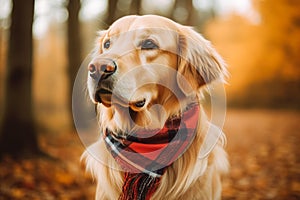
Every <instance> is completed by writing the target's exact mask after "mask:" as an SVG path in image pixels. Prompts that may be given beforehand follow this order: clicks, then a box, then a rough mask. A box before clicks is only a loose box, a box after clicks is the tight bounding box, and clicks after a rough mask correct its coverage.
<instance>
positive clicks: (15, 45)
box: [0, 0, 39, 156]
mask: <svg viewBox="0 0 300 200" xmlns="http://www.w3.org/2000/svg"><path fill="white" fill-rule="evenodd" d="M33 13H34V0H27V1H22V0H13V9H12V16H11V18H12V19H11V20H12V22H11V27H10V39H9V47H8V48H9V50H8V65H7V70H6V73H7V74H6V84H5V94H4V96H5V98H6V99H5V102H4V114H3V121H2V126H1V128H0V153H1V154H4V153H8V154H11V155H13V156H18V155H24V154H26V155H27V154H37V153H38V152H39V148H38V142H37V133H36V129H35V122H34V116H33V109H32V107H33V106H32V103H33V102H32V83H31V81H32V51H33V45H32V23H33Z"/></svg>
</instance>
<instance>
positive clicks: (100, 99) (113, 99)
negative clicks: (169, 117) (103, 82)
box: [94, 88, 146, 111]
mask: <svg viewBox="0 0 300 200" xmlns="http://www.w3.org/2000/svg"><path fill="white" fill-rule="evenodd" d="M94 101H95V102H96V103H102V104H103V105H104V106H106V107H111V106H112V104H118V105H120V106H122V107H130V108H131V109H132V110H134V111H139V110H140V109H142V108H143V107H144V106H145V104H146V98H139V99H137V100H132V101H128V100H125V99H124V98H122V97H120V96H118V95H115V94H114V95H113V93H112V91H111V90H108V89H104V88H100V89H98V90H97V91H96V92H95V95H94Z"/></svg>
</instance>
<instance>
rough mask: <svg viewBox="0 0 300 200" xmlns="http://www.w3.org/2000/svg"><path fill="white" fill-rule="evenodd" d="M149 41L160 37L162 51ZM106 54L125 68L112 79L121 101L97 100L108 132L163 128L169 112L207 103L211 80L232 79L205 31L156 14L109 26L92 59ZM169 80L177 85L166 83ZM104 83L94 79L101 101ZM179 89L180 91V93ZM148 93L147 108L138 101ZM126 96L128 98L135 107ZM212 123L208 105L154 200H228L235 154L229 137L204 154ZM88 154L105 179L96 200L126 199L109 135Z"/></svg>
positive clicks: (100, 177) (90, 85) (90, 84)
mask: <svg viewBox="0 0 300 200" xmlns="http://www.w3.org/2000/svg"><path fill="white" fill-rule="evenodd" d="M147 38H150V39H151V40H153V41H154V42H155V43H156V44H157V45H158V48H157V49H154V50H141V49H140V46H139V45H140V41H141V40H145V39H147ZM107 40H110V47H109V48H103V43H104V42H105V41H107ZM102 58H110V59H114V60H116V62H117V64H118V68H117V70H118V71H117V72H116V73H115V74H113V75H112V77H111V78H110V79H111V81H112V82H114V84H115V85H114V86H115V87H114V88H113V89H114V91H113V93H114V94H115V95H116V97H117V98H116V99H115V101H116V102H117V103H116V104H111V102H110V101H112V100H113V97H111V96H109V97H108V96H107V95H103V96H101V98H102V103H97V102H95V103H97V112H98V119H99V127H100V132H101V131H104V130H105V129H106V128H109V129H110V130H113V131H116V132H118V131H119V130H127V131H130V130H132V129H138V128H139V127H149V128H161V127H162V126H163V125H164V123H165V121H166V120H167V119H168V118H169V117H171V116H173V115H176V114H178V113H179V112H180V110H181V109H182V108H185V107H186V106H187V105H189V104H190V103H191V102H195V101H196V102H198V103H199V104H200V97H201V95H200V90H201V89H202V88H203V86H204V85H205V84H209V83H210V82H212V81H214V80H216V79H219V80H223V78H224V76H226V68H225V64H224V63H223V61H222V59H221V58H220V56H219V55H218V54H217V52H216V51H215V50H214V49H213V48H212V47H211V45H210V43H209V42H208V41H207V40H205V39H204V38H203V37H202V36H201V35H200V34H198V33H196V32H195V31H194V30H192V29H191V28H190V27H186V26H182V25H180V24H177V23H175V22H173V21H171V20H169V19H166V18H163V17H159V16H154V15H145V16H127V17H123V18H121V19H119V20H118V21H116V22H115V23H114V24H113V25H112V26H111V27H110V28H109V29H108V30H105V31H101V32H100V33H99V38H98V39H97V42H96V48H95V51H94V53H93V61H92V62H98V61H99V60H101V59H102ZM157 66H158V67H157ZM164 66H167V67H164ZM168 68H170V69H172V70H168ZM140 69H141V70H143V72H142V71H140ZM135 71H136V72H135ZM174 71H175V72H176V73H174ZM177 72H178V73H177ZM141 73H143V74H142V76H141ZM127 74H128V76H129V77H127ZM118 81H119V82H120V83H118ZM166 82H167V83H166ZM184 82H188V84H186V83H184ZM143 83H145V84H143ZM155 83H162V84H155ZM165 83H166V84H168V85H169V86H172V88H171V89H170V88H168V86H164V85H163V84H165ZM96 85H97V83H95V82H93V80H92V79H91V78H88V90H89V94H90V97H91V99H92V100H93V101H95V98H94V95H95V92H96V91H95V87H96ZM174 91H176V92H177V91H178V92H177V94H178V95H175V94H174ZM142 98H143V99H145V106H143V107H142V108H140V107H136V106H135V105H134V103H131V102H137V101H139V100H140V99H142ZM120 99H122V101H121V100H120ZM124 100H125V102H126V101H127V102H128V105H127V106H126V105H124ZM128 108H130V109H131V110H132V112H133V113H134V119H131V116H132V113H131V114H128ZM162 110H163V111H162ZM209 126H210V123H209V122H208V120H207V118H206V116H205V113H204V111H203V109H202V108H200V113H199V121H198V126H197V127H198V129H197V132H196V136H195V139H194V140H193V142H192V144H191V146H190V147H189V148H188V149H187V150H186V151H185V153H184V154H183V155H182V156H181V157H180V158H179V159H178V160H176V161H175V162H174V163H173V164H172V165H171V166H169V167H168V168H167V170H166V172H165V174H164V175H163V176H162V179H161V182H160V185H159V187H158V189H157V191H156V192H155V194H154V196H153V197H152V199H170V200H173V199H174V200H176V199H178V200H179V199H220V198H221V175H222V174H223V173H225V172H226V171H227V170H228V161H227V155H226V153H225V151H224V149H223V144H224V141H225V136H224V135H223V134H221V136H220V137H219V138H218V140H219V141H218V142H217V144H216V145H215V146H214V148H213V149H212V150H211V151H210V153H209V154H208V155H207V156H205V157H202V158H200V155H199V154H200V148H201V147H204V146H205V145H204V143H205V142H206V141H205V138H206V135H207V130H208V128H209ZM83 159H84V160H85V162H86V167H87V170H88V171H90V172H91V173H92V175H93V177H95V178H96V179H97V182H98V184H97V191H96V199H118V197H119V195H120V193H121V191H122V185H123V172H122V171H121V170H118V169H119V166H118V165H117V163H116V162H115V160H114V158H113V157H112V156H111V155H110V153H109V152H108V151H107V149H106V147H105V144H104V141H103V140H102V138H100V139H99V141H98V142H96V143H95V144H93V145H92V146H90V147H89V148H88V149H87V151H86V152H85V153H84V154H83Z"/></svg>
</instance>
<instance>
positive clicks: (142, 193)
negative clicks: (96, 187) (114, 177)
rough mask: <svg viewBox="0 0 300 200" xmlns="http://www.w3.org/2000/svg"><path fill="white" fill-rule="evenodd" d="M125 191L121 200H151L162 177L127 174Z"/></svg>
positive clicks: (124, 185)
mask: <svg viewBox="0 0 300 200" xmlns="http://www.w3.org/2000/svg"><path fill="white" fill-rule="evenodd" d="M124 180H125V182H124V184H123V189H122V190H123V191H122V194H121V195H120V197H119V200H149V199H150V198H151V197H152V195H153V194H154V192H155V191H156V189H157V187H158V185H159V183H160V177H152V176H149V175H148V174H146V173H128V172H126V173H125V177H124Z"/></svg>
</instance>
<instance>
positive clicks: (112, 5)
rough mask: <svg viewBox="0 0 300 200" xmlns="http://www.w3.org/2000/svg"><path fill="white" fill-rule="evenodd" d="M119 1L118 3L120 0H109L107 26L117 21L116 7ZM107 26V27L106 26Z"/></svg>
mask: <svg viewBox="0 0 300 200" xmlns="http://www.w3.org/2000/svg"><path fill="white" fill-rule="evenodd" d="M117 3H118V0H109V1H108V9H107V11H108V14H107V17H106V20H105V21H106V24H107V26H110V25H111V24H112V23H113V22H114V21H115V12H116V9H117ZM105 28H107V27H105Z"/></svg>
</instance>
